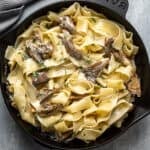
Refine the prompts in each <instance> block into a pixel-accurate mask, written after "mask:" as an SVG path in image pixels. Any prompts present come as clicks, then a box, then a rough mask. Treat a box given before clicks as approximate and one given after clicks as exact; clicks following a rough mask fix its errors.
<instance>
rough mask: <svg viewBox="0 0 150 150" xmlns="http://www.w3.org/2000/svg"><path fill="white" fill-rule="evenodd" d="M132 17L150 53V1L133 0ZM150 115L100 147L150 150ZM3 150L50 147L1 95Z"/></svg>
mask: <svg viewBox="0 0 150 150" xmlns="http://www.w3.org/2000/svg"><path fill="white" fill-rule="evenodd" d="M45 1H46V0H45ZM129 4H130V6H129V10H128V13H127V18H128V20H129V21H130V22H131V23H132V24H133V25H134V27H135V28H136V29H137V31H138V32H139V33H140V35H141V37H142V39H143V41H144V43H145V45H146V48H147V50H148V53H149V56H150V16H149V15H150V1H149V0H129ZM149 149H150V116H148V117H146V118H145V119H143V120H142V121H140V122H139V123H137V124H136V125H134V126H133V127H132V128H130V129H129V130H128V131H127V132H126V133H125V134H124V135H122V136H121V137H120V138H118V139H117V140H115V141H113V142H112V143H110V144H108V145H105V146H103V147H101V148H100V150H149ZM0 150H47V149H46V148H43V147H42V146H40V145H39V144H37V143H35V142H34V141H33V140H31V139H30V138H29V137H28V136H27V135H26V134H24V133H23V132H22V131H21V129H20V128H18V126H17V125H16V123H15V122H14V121H13V120H12V118H11V117H10V115H9V113H8V111H7V109H6V106H5V105H4V102H3V99H2V97H1V95H0Z"/></svg>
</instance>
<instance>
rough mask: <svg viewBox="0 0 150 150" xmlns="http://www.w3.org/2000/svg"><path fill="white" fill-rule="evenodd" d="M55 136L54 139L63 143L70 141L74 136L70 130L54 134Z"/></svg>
mask: <svg viewBox="0 0 150 150" xmlns="http://www.w3.org/2000/svg"><path fill="white" fill-rule="evenodd" d="M55 137H56V141H57V142H62V141H63V142H65V143H68V142H70V141H72V140H73V139H74V136H73V132H72V131H68V132H66V133H63V134H58V133H57V134H56V135H55Z"/></svg>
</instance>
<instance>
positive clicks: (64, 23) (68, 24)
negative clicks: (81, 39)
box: [59, 16, 75, 34]
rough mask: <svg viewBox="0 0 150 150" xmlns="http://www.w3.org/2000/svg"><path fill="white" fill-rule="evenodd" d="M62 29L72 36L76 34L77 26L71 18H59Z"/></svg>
mask: <svg viewBox="0 0 150 150" xmlns="http://www.w3.org/2000/svg"><path fill="white" fill-rule="evenodd" d="M59 20H60V27H61V28H63V29H66V30H67V31H69V32H70V33H71V34H73V33H75V26H74V23H73V21H72V19H71V18H70V17H69V16H63V17H60V18H59Z"/></svg>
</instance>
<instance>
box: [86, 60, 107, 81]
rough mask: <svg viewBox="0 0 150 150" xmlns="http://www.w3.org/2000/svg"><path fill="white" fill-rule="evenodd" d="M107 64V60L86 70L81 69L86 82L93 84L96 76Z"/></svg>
mask: <svg viewBox="0 0 150 150" xmlns="http://www.w3.org/2000/svg"><path fill="white" fill-rule="evenodd" d="M108 63H109V59H106V60H104V61H100V62H97V63H95V64H92V65H91V66H89V67H87V68H83V73H84V74H85V76H86V78H87V79H88V80H90V81H92V82H95V80H96V78H97V76H98V75H99V74H100V73H101V72H102V71H103V69H104V68H105V67H106V66H107V65H108Z"/></svg>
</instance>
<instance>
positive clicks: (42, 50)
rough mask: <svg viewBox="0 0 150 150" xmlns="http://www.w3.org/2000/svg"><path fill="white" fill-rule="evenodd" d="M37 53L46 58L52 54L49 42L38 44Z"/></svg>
mask: <svg viewBox="0 0 150 150" xmlns="http://www.w3.org/2000/svg"><path fill="white" fill-rule="evenodd" d="M38 53H39V54H40V55H41V57H42V59H47V58H50V57H51V56H52V53H53V46H52V44H50V43H47V44H43V43H42V44H40V45H39V48H38Z"/></svg>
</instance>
